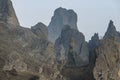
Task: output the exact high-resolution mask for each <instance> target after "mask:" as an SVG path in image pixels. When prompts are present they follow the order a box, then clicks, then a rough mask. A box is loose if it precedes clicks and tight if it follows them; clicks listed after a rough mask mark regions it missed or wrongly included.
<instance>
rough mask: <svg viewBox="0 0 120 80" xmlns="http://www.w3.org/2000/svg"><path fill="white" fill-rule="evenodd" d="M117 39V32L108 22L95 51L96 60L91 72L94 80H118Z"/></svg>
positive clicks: (118, 49)
mask: <svg viewBox="0 0 120 80" xmlns="http://www.w3.org/2000/svg"><path fill="white" fill-rule="evenodd" d="M119 39H120V37H119V32H117V31H116V28H115V26H114V24H113V22H112V21H110V23H109V26H108V29H107V32H106V33H105V36H104V38H103V39H102V40H101V41H100V45H99V46H98V48H97V49H96V50H95V53H96V55H97V59H96V63H95V67H94V71H93V72H94V77H95V79H96V80H120V65H119V64H120V42H119Z"/></svg>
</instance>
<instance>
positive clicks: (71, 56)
mask: <svg viewBox="0 0 120 80" xmlns="http://www.w3.org/2000/svg"><path fill="white" fill-rule="evenodd" d="M55 47H56V53H57V60H58V61H59V62H60V63H61V64H64V65H66V66H78V67H80V66H84V65H87V64H88V63H89V59H88V56H89V51H88V46H87V43H86V42H85V38H84V35H83V34H82V33H80V32H79V31H78V30H75V29H72V28H70V26H68V25H66V26H65V27H64V29H63V30H62V32H61V35H60V37H59V38H58V39H57V40H56V43H55Z"/></svg>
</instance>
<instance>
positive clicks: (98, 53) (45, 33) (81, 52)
mask: <svg viewBox="0 0 120 80" xmlns="http://www.w3.org/2000/svg"><path fill="white" fill-rule="evenodd" d="M107 27H108V29H107V31H106V33H105V35H104V37H103V38H102V39H99V34H98V33H95V34H94V35H93V36H92V37H91V40H90V41H89V42H86V40H85V36H84V34H83V33H82V32H80V31H79V30H78V26H77V14H76V13H75V12H74V10H71V9H70V10H67V9H65V8H62V7H60V8H58V9H56V10H55V11H54V14H53V16H52V18H51V22H50V24H49V26H46V25H45V24H43V23H42V22H38V23H37V24H36V25H34V26H32V27H31V28H25V27H22V26H21V25H20V24H19V21H18V19H17V17H16V14H15V11H14V8H13V6H12V2H11V0H0V80H120V33H119V31H117V30H116V28H115V26H114V22H113V21H112V20H110V21H109V24H108V26H107Z"/></svg>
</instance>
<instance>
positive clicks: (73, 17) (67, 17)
mask: <svg viewBox="0 0 120 80" xmlns="http://www.w3.org/2000/svg"><path fill="white" fill-rule="evenodd" d="M64 25H69V26H70V27H71V28H73V29H76V30H77V14H76V13H75V12H74V11H73V10H67V9H64V8H61V7H60V8H58V9H56V10H55V12H54V16H53V17H52V19H51V22H50V24H49V26H48V35H49V36H48V37H49V38H48V39H49V41H51V42H53V43H55V40H56V39H57V38H58V37H59V36H60V34H61V31H62V29H63V27H64Z"/></svg>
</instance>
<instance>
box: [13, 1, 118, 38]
mask: <svg viewBox="0 0 120 80" xmlns="http://www.w3.org/2000/svg"><path fill="white" fill-rule="evenodd" d="M12 2H13V5H14V8H15V11H16V14H17V16H18V19H19V22H20V24H21V25H22V26H24V27H31V26H33V25H35V24H36V23H38V22H43V23H44V24H46V25H49V22H50V20H51V17H52V16H53V13H54V10H55V9H56V8H58V7H63V8H67V9H73V10H74V11H75V12H76V13H77V14H78V28H79V31H80V32H82V33H83V34H84V35H85V37H86V40H88V39H90V38H91V36H92V35H93V34H94V33H95V32H98V33H99V35H100V36H103V35H104V33H105V31H106V29H107V27H108V23H109V20H110V19H112V20H113V21H114V24H115V26H116V28H117V30H118V31H120V0H12Z"/></svg>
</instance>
